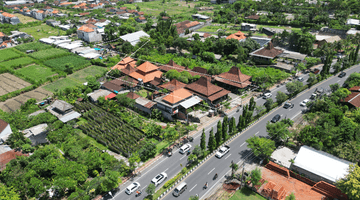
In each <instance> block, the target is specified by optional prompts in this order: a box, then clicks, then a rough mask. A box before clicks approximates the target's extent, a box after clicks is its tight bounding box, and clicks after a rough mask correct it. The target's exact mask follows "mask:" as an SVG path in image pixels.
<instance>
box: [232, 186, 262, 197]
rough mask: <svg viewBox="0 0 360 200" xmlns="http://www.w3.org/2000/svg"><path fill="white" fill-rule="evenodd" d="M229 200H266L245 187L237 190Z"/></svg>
mask: <svg viewBox="0 0 360 200" xmlns="http://www.w3.org/2000/svg"><path fill="white" fill-rule="evenodd" d="M229 200H266V199H265V198H264V197H262V196H260V195H259V194H257V193H256V192H254V191H252V190H251V189H249V188H247V187H243V188H242V189H241V190H238V191H236V192H235V193H234V195H233V196H232V197H231V198H230V199H229Z"/></svg>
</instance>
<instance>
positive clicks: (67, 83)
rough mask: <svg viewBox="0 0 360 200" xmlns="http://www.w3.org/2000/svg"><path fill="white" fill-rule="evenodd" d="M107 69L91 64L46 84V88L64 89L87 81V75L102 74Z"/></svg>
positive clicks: (53, 89) (53, 90)
mask: <svg viewBox="0 0 360 200" xmlns="http://www.w3.org/2000/svg"><path fill="white" fill-rule="evenodd" d="M106 70H107V69H106V68H104V67H99V66H95V65H93V66H90V67H87V68H85V69H82V70H80V71H77V72H75V73H74V74H71V75H69V76H67V77H66V78H63V79H59V80H57V81H54V82H52V83H50V84H47V85H45V86H44V89H46V90H48V91H51V92H55V91H56V89H58V90H63V89H65V88H67V87H73V86H78V85H81V84H83V83H85V82H86V79H85V78H86V77H87V76H89V75H92V76H95V75H97V74H102V73H104V71H106Z"/></svg>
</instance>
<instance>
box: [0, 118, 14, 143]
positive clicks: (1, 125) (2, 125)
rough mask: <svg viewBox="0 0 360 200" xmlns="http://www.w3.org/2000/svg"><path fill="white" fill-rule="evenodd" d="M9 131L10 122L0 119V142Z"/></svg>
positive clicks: (5, 137)
mask: <svg viewBox="0 0 360 200" xmlns="http://www.w3.org/2000/svg"><path fill="white" fill-rule="evenodd" d="M11 133H12V131H11V128H10V124H8V123H7V122H6V121H4V120H2V119H0V144H2V143H3V142H5V141H6V140H7V138H8V137H9V135H10V134H11Z"/></svg>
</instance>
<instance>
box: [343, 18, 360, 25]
mask: <svg viewBox="0 0 360 200" xmlns="http://www.w3.org/2000/svg"><path fill="white" fill-rule="evenodd" d="M346 25H350V26H359V25H360V20H358V19H348V20H347V21H346Z"/></svg>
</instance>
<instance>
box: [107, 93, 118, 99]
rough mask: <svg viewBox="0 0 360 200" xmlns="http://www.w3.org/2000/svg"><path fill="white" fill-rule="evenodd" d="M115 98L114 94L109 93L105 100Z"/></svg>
mask: <svg viewBox="0 0 360 200" xmlns="http://www.w3.org/2000/svg"><path fill="white" fill-rule="evenodd" d="M115 97H116V94H115V93H110V94H109V95H107V96H105V100H108V99H112V98H115Z"/></svg>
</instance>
